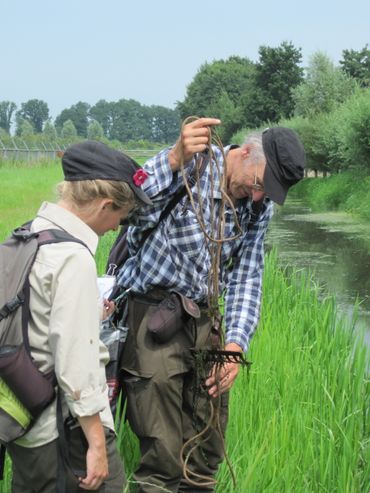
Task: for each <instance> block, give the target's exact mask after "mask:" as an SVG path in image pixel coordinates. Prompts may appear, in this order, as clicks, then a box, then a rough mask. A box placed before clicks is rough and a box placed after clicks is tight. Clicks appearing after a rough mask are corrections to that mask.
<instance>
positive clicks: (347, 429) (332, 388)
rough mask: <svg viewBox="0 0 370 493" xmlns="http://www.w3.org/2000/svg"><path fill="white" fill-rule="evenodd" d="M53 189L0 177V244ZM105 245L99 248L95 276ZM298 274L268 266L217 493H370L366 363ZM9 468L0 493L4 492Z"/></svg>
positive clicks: (16, 171) (48, 171) (53, 169)
mask: <svg viewBox="0 0 370 493" xmlns="http://www.w3.org/2000/svg"><path fill="white" fill-rule="evenodd" d="M60 179H61V171H60V169H59V168H58V167H57V166H55V165H47V166H46V165H45V166H35V167H33V168H24V167H11V168H6V167H1V166H0V183H1V185H2V194H1V198H0V218H1V222H0V238H1V239H3V238H4V237H5V236H6V235H7V234H8V233H9V232H10V230H11V229H12V228H13V227H14V226H16V225H18V224H19V223H21V222H22V221H25V220H27V219H30V218H32V217H33V215H34V214H35V213H36V211H37V209H38V206H39V204H40V203H41V201H42V200H44V199H52V197H53V187H54V185H55V184H56V183H57V182H58V181H59V180H60ZM112 239H113V236H112V235H109V236H107V237H106V238H105V237H104V238H103V239H102V242H101V244H100V247H99V252H98V255H97V264H98V270H99V271H100V272H102V271H103V268H104V263H105V262H104V261H105V258H106V255H107V252H108V250H109V246H110V244H111V242H112ZM318 294H319V287H317V286H315V285H314V283H313V282H312V279H311V278H310V276H309V274H307V273H306V272H304V271H295V272H290V273H289V274H287V273H285V272H283V271H282V270H281V269H278V268H277V261H276V256H275V253H274V252H273V253H272V254H270V255H269V256H268V257H267V259H266V270H265V276H264V296H263V308H262V318H261V323H260V326H259V329H258V331H257V334H256V336H255V337H254V339H253V342H252V344H251V348H250V351H249V353H248V359H250V360H251V361H252V362H253V363H252V366H251V369H250V371H249V372H248V373H247V372H242V373H241V375H240V376H239V378H238V381H237V382H236V384H235V386H234V388H233V391H232V395H231V405H230V420H229V427H228V432H227V440H226V442H227V450H228V455H229V458H230V462H231V464H232V467H233V470H234V472H235V475H236V481H237V483H236V487H235V488H233V485H232V481H231V475H230V472H229V470H228V468H227V466H226V464H224V465H223V467H222V469H221V471H220V473H219V477H218V486H217V490H216V491H217V493H229V492H230V493H231V492H233V491H234V492H237V493H262V492H263V493H265V492H266V493H292V492H294V493H311V492H312V493H316V492H320V493H321V492H323V493H335V492H338V493H368V492H369V491H370V422H369V405H370V380H369V377H368V370H367V366H368V362H369V353H368V352H367V351H366V349H365V346H364V345H363V344H361V341H359V343H358V344H355V343H354V340H353V337H352V332H351V329H350V325H351V324H350V322H349V321H347V320H339V319H338V317H337V312H336V307H335V301H334V300H333V298H331V297H327V298H325V299H322V298H321V297H320V300H319V296H318ZM118 431H119V437H118V441H119V446H120V450H121V453H122V456H123V458H124V461H125V466H126V472H127V475H128V478H129V480H130V482H131V483H130V484H132V482H133V479H132V470H133V468H134V465H135V463H136V461H137V458H138V451H137V443H136V440H135V438H134V437H133V436H132V434H131V433H130V430H129V429H128V426H126V425H124V426H122V427H121V428H120V429H119V430H118ZM9 475H10V473H9V465H8V466H7V470H6V480H5V481H4V483H3V487H2V488H1V487H0V493H2V492H8V491H10V490H9V486H8V483H9Z"/></svg>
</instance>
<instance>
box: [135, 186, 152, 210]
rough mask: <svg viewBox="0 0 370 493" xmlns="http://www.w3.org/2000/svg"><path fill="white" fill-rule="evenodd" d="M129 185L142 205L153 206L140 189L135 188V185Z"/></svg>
mask: <svg viewBox="0 0 370 493" xmlns="http://www.w3.org/2000/svg"><path fill="white" fill-rule="evenodd" d="M129 185H130V188H131V190H132V191H133V192H134V193H135V195H136V197H137V198H138V199H139V200H141V202H143V203H144V204H147V205H153V202H152V201H151V200H150V198H149V197H148V196H147V194H146V193H145V192H144V191H143V190H142V189H141V188H140V187H136V186H135V185H131V184H129Z"/></svg>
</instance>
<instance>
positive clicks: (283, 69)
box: [0, 41, 370, 167]
mask: <svg viewBox="0 0 370 493" xmlns="http://www.w3.org/2000/svg"><path fill="white" fill-rule="evenodd" d="M369 87H370V50H369V49H368V46H367V45H366V46H365V47H364V48H363V49H361V50H359V51H356V50H352V49H350V50H343V52H342V58H341V60H340V61H339V66H335V65H334V63H333V62H332V61H331V60H330V59H329V58H328V57H327V56H326V55H325V54H324V53H321V52H317V53H314V54H313V55H312V56H311V58H310V62H309V65H308V67H306V68H303V67H302V51H301V48H297V47H295V46H294V45H293V44H292V43H291V42H287V41H284V42H282V43H281V44H280V45H279V46H277V47H269V46H261V47H260V48H259V51H258V60H257V61H256V62H253V61H251V60H250V59H248V58H243V57H238V56H232V57H230V58H228V59H226V60H215V61H213V62H211V63H204V64H203V65H202V66H201V67H200V68H199V70H198V71H197V73H196V74H195V76H194V78H193V80H192V81H191V82H190V84H189V85H188V86H187V90H186V95H185V98H184V99H183V101H179V102H177V105H176V108H175V109H174V110H171V109H169V108H165V107H162V106H145V105H142V104H140V103H139V102H137V101H135V100H132V99H129V100H127V99H121V100H119V101H117V102H108V101H105V100H100V101H98V102H97V103H96V104H95V105H94V106H90V105H89V104H87V103H84V102H78V103H77V104H75V105H73V106H71V107H70V108H66V109H64V110H63V111H62V112H61V113H60V114H59V115H58V116H57V117H56V119H55V121H54V122H52V121H51V120H50V118H49V110H48V106H47V103H45V102H44V101H40V100H30V101H27V102H26V103H22V105H21V108H20V109H18V110H17V108H16V105H15V104H14V103H12V102H9V101H0V129H1V128H2V129H3V131H5V132H9V131H10V128H11V124H12V122H13V119H15V123H16V134H17V135H23V136H25V135H29V134H32V133H37V134H39V133H43V134H45V135H47V136H50V138H52V137H53V136H56V135H59V136H61V137H63V138H73V137H75V136H77V135H78V136H80V137H89V138H106V139H109V140H117V141H120V142H123V143H127V141H133V140H149V141H152V142H160V143H170V142H174V140H175V139H176V137H177V135H178V132H179V126H180V121H181V120H182V119H184V118H185V117H187V116H189V115H197V116H213V117H218V118H220V119H221V120H222V123H223V124H222V126H221V127H220V137H221V138H222V139H223V140H224V141H225V142H228V141H230V139H231V138H232V137H233V136H234V135H235V134H236V133H237V132H238V131H241V129H251V128H259V127H263V126H269V125H274V124H277V123H279V122H282V121H285V123H286V122H287V121H288V120H289V121H291V125H295V126H296V127H297V131H300V132H303V133H304V132H305V131H306V130H307V128H308V127H309V126H310V125H308V122H316V121H317V122H319V123H320V125H321V127H320V128H321V129H322V126H323V123H322V121H321V120H320V118H321V116H322V115H328V114H331V112H333V111H336V110H337V109H338V105H341V104H345V102H346V101H347V100H348V99H349V98H351V97H356V96H355V95H356V94H359V91H360V92H361V91H362V92H364V91H365V92H364V94H366V89H367V88H369ZM365 99H366V97H365ZM319 115H320V118H319ZM299 119H301V120H299ZM302 119H303V120H302ZM302 121H303V122H304V124H303V123H302ZM298 122H300V123H298ZM298 127H299V128H298ZM243 131H244V130H243ZM309 133H310V137H308V136H307V135H305V136H304V140H305V142H306V143H307V144H308V145H309V144H310V139H311V140H312V139H313V140H314V141H315V139H314V138H313V137H312V135H313V134H314V132H313V130H312V129H311V130H310V132H309ZM334 133H335V132H334ZM342 133H343V132H342ZM316 134H317V135H316V137H320V136H321V135H322V133H321V130H320V131H319V133H317V132H316ZM333 138H334V137H333ZM313 145H315V144H313ZM343 145H344V144H343ZM309 147H310V161H311V164H312V165H315V166H321V165H322V163H321V158H322V152H321V150H320V151H317V150H315V149H313V146H312V145H309ZM321 147H322V146H321ZM311 151H313V152H311ZM320 152H321V154H320ZM315 153H316V154H315ZM337 155H338V152H337ZM333 161H335V157H334V156H331V163H332V164H333ZM320 163H321V164H320ZM336 165H337V167H338V162H337V164H336ZM333 166H334V164H333Z"/></svg>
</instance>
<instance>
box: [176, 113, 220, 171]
mask: <svg viewBox="0 0 370 493" xmlns="http://www.w3.org/2000/svg"><path fill="white" fill-rule="evenodd" d="M220 123H221V120H218V119H217V118H198V120H194V121H193V122H191V123H187V124H186V125H184V126H183V127H182V130H181V134H180V137H179V138H178V139H177V142H176V144H175V146H174V147H173V148H172V149H171V151H170V152H169V155H168V158H169V162H170V166H171V169H172V171H177V170H178V169H179V168H180V164H181V162H182V161H183V162H184V163H186V162H188V161H190V160H191V159H192V157H193V156H194V154H196V153H197V152H202V151H204V149H206V147H207V146H208V139H209V127H210V126H212V125H219V124H220Z"/></svg>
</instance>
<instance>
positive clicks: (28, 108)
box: [17, 99, 49, 133]
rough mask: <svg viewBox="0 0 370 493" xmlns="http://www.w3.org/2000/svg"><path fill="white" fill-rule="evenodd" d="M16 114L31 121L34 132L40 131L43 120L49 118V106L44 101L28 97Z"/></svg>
mask: <svg viewBox="0 0 370 493" xmlns="http://www.w3.org/2000/svg"><path fill="white" fill-rule="evenodd" d="M17 116H18V117H21V118H23V119H24V120H27V121H28V122H29V123H31V124H32V126H33V128H34V130H35V132H37V133H41V132H42V127H43V125H44V122H45V121H46V120H47V119H48V118H49V107H48V105H47V103H45V101H42V100H40V99H30V100H29V101H27V102H26V103H22V104H21V109H20V110H19V111H18V112H17Z"/></svg>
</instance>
